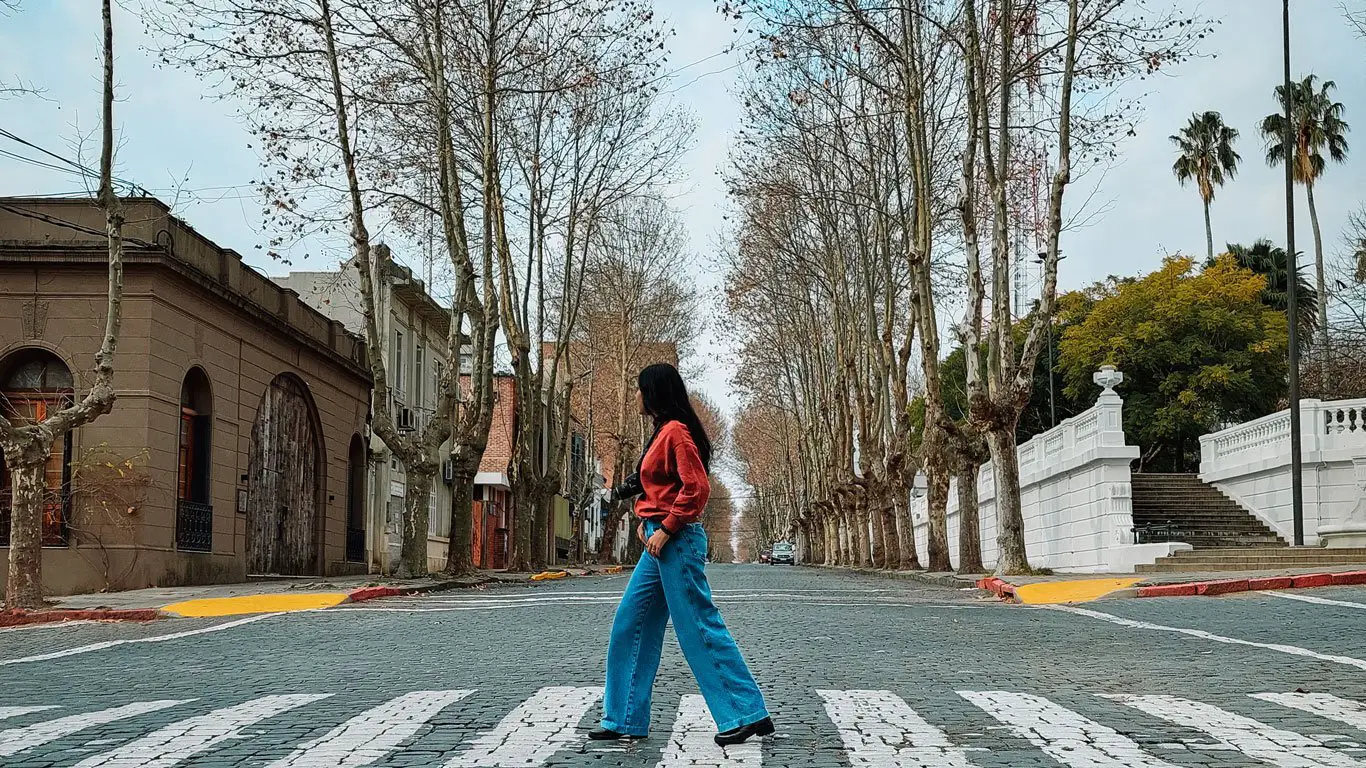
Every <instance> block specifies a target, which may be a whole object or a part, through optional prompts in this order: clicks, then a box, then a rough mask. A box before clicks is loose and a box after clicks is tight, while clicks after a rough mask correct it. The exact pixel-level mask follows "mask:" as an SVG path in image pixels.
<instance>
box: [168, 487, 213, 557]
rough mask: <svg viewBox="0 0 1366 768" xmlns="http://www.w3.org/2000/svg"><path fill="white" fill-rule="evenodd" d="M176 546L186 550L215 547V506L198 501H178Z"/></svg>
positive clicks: (206, 550)
mask: <svg viewBox="0 0 1366 768" xmlns="http://www.w3.org/2000/svg"><path fill="white" fill-rule="evenodd" d="M175 546H176V549H179V550H183V551H185V552H209V551H211V550H212V549H213V507H212V506H211V505H209V504H201V503H199V502H197V501H186V500H185V499H180V500H178V501H176V508H175Z"/></svg>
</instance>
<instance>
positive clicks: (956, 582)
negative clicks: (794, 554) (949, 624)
mask: <svg viewBox="0 0 1366 768" xmlns="http://www.w3.org/2000/svg"><path fill="white" fill-rule="evenodd" d="M800 567H802V568H825V569H827V570H832V571H844V572H845V573H858V574H862V575H864V576H880V577H882V578H884V579H904V580H906V581H915V582H919V583H921V584H928V585H930V586H932V587H948V588H950V589H972V588H973V587H976V588H977V589H982V586H981V584H982V581H983V579H976V580H973V579H972V577H970V576H969V577H966V578H965V577H964V576H962V575H959V574H956V573H932V572H929V571H885V570H878V569H876V568H849V567H847V566H843V565H806V564H802V565H801V566H800Z"/></svg>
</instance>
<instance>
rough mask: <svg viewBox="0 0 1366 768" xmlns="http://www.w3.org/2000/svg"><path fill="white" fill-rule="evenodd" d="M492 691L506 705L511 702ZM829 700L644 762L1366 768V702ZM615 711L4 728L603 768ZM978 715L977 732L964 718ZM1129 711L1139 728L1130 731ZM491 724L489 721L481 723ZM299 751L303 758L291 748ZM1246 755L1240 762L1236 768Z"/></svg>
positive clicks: (132, 754) (16, 745)
mask: <svg viewBox="0 0 1366 768" xmlns="http://www.w3.org/2000/svg"><path fill="white" fill-rule="evenodd" d="M489 693H491V694H493V698H494V700H495V701H499V700H502V699H501V697H500V696H499V695H498V692H489ZM945 693H946V694H947V692H945ZM814 694H815V696H814V698H813V700H812V702H811V704H812V705H813V706H812V707H811V708H810V709H809V711H810V712H813V713H820V712H823V714H824V717H823V718H821V716H820V715H819V714H815V715H808V716H806V717H804V718H795V717H792V713H795V712H798V711H808V710H804V709H802V708H801V707H799V706H785V707H783V709H782V711H783V712H784V713H785V714H786V715H787V718H786V719H784V718H779V719H780V723H779V733H778V737H777V739H776V742H775V744H776V745H777V746H766V745H765V744H763V743H760V742H752V743H749V744H743V745H739V746H735V747H727V748H724V749H723V748H721V747H717V746H716V745H715V744H714V743H713V741H712V738H711V737H712V735H713V733H714V732H715V726H714V725H713V723H712V720H711V716H710V715H709V714H708V712H707V708H706V704H705V702H704V701H703V699H702V697H701V696H697V695H686V696H683V697H682V698H681V700H680V701H679V705H678V710H677V714H676V716H675V717H674V720H673V722H672V724H671V731H670V733H669V735H668V737H667V739H659V740H658V743H656V742H654V741H650V742H644V743H643V745H642V746H639V747H637V748H636V749H635V750H633V752H632V757H631V761H635V762H639V764H640V765H642V766H654V768H761V766H763V765H764V764H765V763H766V762H767V763H769V764H770V765H771V766H775V768H776V767H777V766H781V765H783V764H784V760H786V759H787V758H789V757H790V756H791V753H784V751H783V749H782V747H781V745H782V744H784V743H785V742H784V740H785V739H793V738H801V739H805V741H804V742H803V743H804V744H807V745H808V746H810V748H812V749H815V748H817V747H816V744H817V743H818V742H820V741H821V740H822V738H823V737H822V736H820V734H821V733H822V732H823V731H825V732H828V731H830V730H832V729H833V732H834V733H836V734H837V735H838V741H837V742H834V741H831V742H830V743H829V744H825V745H824V746H823V747H819V748H822V749H825V750H827V751H828V750H832V749H835V748H836V746H835V745H836V743H837V744H838V749H839V752H841V753H842V757H843V761H844V762H845V763H846V764H847V765H849V766H850V767H851V768H979V767H980V766H983V765H999V764H1000V763H999V762H993V761H991V759H990V754H991V753H993V752H995V751H997V750H998V749H999V750H1000V751H1001V752H1002V753H1009V754H1010V755H1017V754H1021V753H1022V751H1025V750H1035V751H1036V752H1037V753H1039V756H1038V757H1037V758H1036V759H1035V760H1034V762H1031V763H1030V765H1035V764H1038V765H1046V764H1049V763H1050V761H1051V763H1053V764H1056V765H1061V766H1067V767H1068V768H1187V767H1188V766H1197V765H1199V766H1204V765H1208V764H1209V762H1210V761H1211V760H1213V761H1215V762H1218V763H1219V764H1236V765H1270V766H1275V767H1276V768H1366V744H1364V742H1366V735H1363V733H1362V732H1363V731H1366V704H1363V703H1362V702H1360V701H1356V700H1352V699H1348V698H1343V697H1339V696H1336V695H1333V694H1328V693H1306V692H1302V691H1296V692H1293V693H1278V692H1269V693H1252V694H1249V695H1248V697H1247V698H1246V699H1244V701H1246V702H1248V704H1247V709H1244V708H1243V707H1242V705H1237V706H1229V707H1228V708H1225V707H1224V706H1216V705H1214V704H1210V703H1206V702H1203V701H1198V700H1196V699H1193V698H1184V697H1180V696H1173V695H1167V694H1161V695H1155V694H1112V693H1097V694H1095V695H1089V694H1075V693H1071V694H1069V695H1068V703H1069V704H1071V706H1065V705H1064V704H1061V703H1058V702H1057V701H1053V700H1051V699H1049V698H1047V697H1044V696H1040V695H1037V694H1033V693H1025V692H1020V691H1009V690H962V691H955V692H953V694H952V695H949V696H947V698H944V699H942V700H941V701H943V702H945V704H944V705H943V706H931V707H922V710H923V711H917V710H916V709H915V708H913V707H912V706H911V705H910V704H908V703H907V701H906V700H905V699H903V698H902V697H901V696H898V695H897V694H896V693H894V692H892V691H887V690H825V689H822V690H817V691H815V692H814ZM601 697H602V689H601V688H597V687H581V686H551V687H545V688H542V689H540V690H538V691H536V692H535V693H533V694H532V695H531V696H530V697H528V698H526V699H525V700H523V701H521V702H520V703H518V704H516V705H515V706H513V707H512V708H511V710H510V711H508V712H507V714H506V715H504V716H502V717H501V719H499V720H498V721H497V722H496V723H493V724H492V726H491V727H488V728H487V729H486V730H483V731H481V732H477V733H472V735H470V736H469V738H468V739H464V740H463V743H456V742H453V741H451V740H450V737H449V735H447V736H444V737H443V736H442V734H441V731H442V729H443V728H446V727H449V726H448V723H443V721H442V720H441V719H440V717H439V716H440V715H441V714H442V713H452V712H458V711H459V710H460V708H463V707H467V706H468V707H470V708H471V709H472V711H475V712H478V713H483V712H485V711H487V709H488V706H489V702H488V699H487V698H484V699H483V700H482V701H481V695H480V691H477V690H472V689H456V690H420V691H410V692H407V693H403V694H401V695H398V696H395V697H393V698H391V699H390V700H388V701H385V702H383V703H380V704H378V705H376V706H369V707H367V706H364V705H356V706H354V707H352V706H351V705H350V704H349V703H347V702H345V701H344V699H343V697H340V696H336V695H335V694H331V693H282V694H275V695H269V696H261V697H258V698H252V699H249V700H246V701H242V702H237V703H229V704H227V705H226V706H211V705H209V704H207V703H206V702H203V701H198V700H196V699H156V700H149V701H140V702H132V703H129V704H121V705H119V706H113V707H109V708H105V709H98V710H94V711H88V712H71V713H68V712H67V711H66V710H65V709H64V708H62V707H58V706H55V705H50V704H22V705H21V704H17V703H16V704H14V705H12V706H0V720H4V721H6V722H5V723H4V726H5V727H4V728H3V729H0V765H5V766H10V765H20V766H22V765H25V763H24V762H23V761H24V760H28V759H30V758H31V759H32V760H33V761H34V762H32V763H31V764H33V765H43V766H52V767H53V768H177V767H178V766H194V765H201V764H206V761H207V764H219V763H218V762H217V761H215V759H214V754H215V753H216V752H219V751H220V750H224V749H229V748H233V747H234V745H240V744H242V743H243V742H251V741H252V740H256V739H261V740H264V741H265V742H269V744H270V746H269V747H263V748H260V749H252V750H250V754H251V755H252V756H253V757H252V758H250V759H247V760H246V761H245V762H244V761H243V759H241V758H234V759H233V762H232V763H231V764H235V765H251V766H254V768H324V766H326V767H327V768H361V767H362V766H370V765H376V766H379V765H385V764H390V761H393V760H394V759H395V758H396V757H397V756H399V755H401V754H402V753H404V752H406V751H409V750H412V751H415V752H418V753H421V755H422V756H423V757H424V758H425V759H424V760H423V761H422V765H430V766H432V768H539V767H540V766H545V765H547V764H549V763H551V762H552V761H553V762H554V763H555V764H556V765H562V764H565V762H566V761H568V762H569V763H573V762H574V759H573V758H574V757H575V755H576V754H579V755H582V756H584V758H585V761H586V762H585V764H589V763H591V761H592V759H593V756H592V754H591V753H593V752H595V751H614V750H615V751H621V750H622V747H621V746H619V745H615V744H599V743H590V742H587V741H586V740H585V738H584V731H585V728H587V727H589V726H590V725H591V719H590V718H592V717H593V716H594V715H595V714H596V710H597V707H598V704H599V703H600V701H601ZM324 700H331V702H330V704H329V706H327V707H324V709H325V710H326V713H327V714H324V715H322V716H321V717H319V716H318V713H319V712H320V710H316V709H315V710H312V711H310V707H314V705H317V704H318V703H319V702H322V701H324ZM964 702H965V703H966V704H967V705H969V706H968V707H967V710H966V711H967V712H972V711H976V712H977V713H978V716H977V717H975V718H972V719H968V720H965V719H964V717H963V715H964V712H965V710H964V708H963V703H964ZM1077 702H1083V704H1081V705H1079V704H1077ZM1085 702H1095V711H1094V712H1090V711H1088V712H1087V713H1085V714H1083V713H1082V712H1080V711H1078V710H1079V709H1086V705H1085V704H1084V703H1085ZM1074 707H1075V708H1074ZM941 710H942V711H941ZM1235 710H1241V711H1235ZM338 712H343V714H342V715H341V716H340V717H338V716H337V713H338ZM1125 712H1129V713H1131V714H1130V715H1127V716H1123V717H1120V715H1123V713H1125ZM1269 712H1270V713H1271V714H1268V713H1269ZM288 713H295V714H296V715H298V716H300V717H306V718H307V723H306V724H305V726H303V727H302V730H301V726H298V725H294V726H291V727H290V728H287V729H281V730H280V731H277V732H272V730H271V723H272V722H275V721H277V720H278V719H280V718H282V716H285V715H286V714H288ZM1253 715H1259V716H1260V717H1262V718H1263V719H1260V720H1259V719H1257V717H1255V716H1253ZM332 718H336V719H332ZM1135 718H1137V719H1135ZM329 720H331V722H330V723H329V722H328V721H329ZM492 720H493V718H489V719H488V720H487V721H486V722H492ZM815 720H821V722H815ZM1107 720H1109V721H1110V722H1108V723H1107V722H1106V721H1107ZM475 721H482V717H474V718H470V719H467V720H465V722H467V723H468V722H475ZM1310 722H1312V723H1317V724H1318V725H1317V726H1315V727H1313V728H1303V729H1302V730H1304V731H1309V732H1308V733H1306V732H1300V731H1297V730H1290V729H1288V728H1287V727H1285V726H1286V723H1310ZM1136 723H1141V725H1136ZM329 726H330V727H329ZM1325 729H1327V730H1328V731H1329V732H1327V733H1325V732H1322V731H1324V730H1325ZM471 731H473V728H471ZM661 733H662V730H661ZM304 734H307V736H308V737H309V738H302V737H301V736H302V735H304ZM832 738H833V737H832ZM286 739H290V740H295V741H297V743H281V742H282V741H283V740H286ZM1140 742H1142V743H1140ZM1234 754H1236V755H1237V756H1238V759H1236V760H1230V757H1231V756H1232V755H1234ZM281 755H282V756H281ZM628 762H629V761H628ZM402 764H404V765H408V764H416V763H411V762H403V763H402ZM631 764H635V763H634V762H632V763H631Z"/></svg>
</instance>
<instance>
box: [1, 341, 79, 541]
mask: <svg viewBox="0 0 1366 768" xmlns="http://www.w3.org/2000/svg"><path fill="white" fill-rule="evenodd" d="M74 391H75V387H74V383H73V381H72V378H71V369H70V368H67V367H66V363H64V362H62V360H61V358H59V357H57V356H56V355H54V354H52V353H51V352H49V351H47V350H46V349H37V348H32V349H22V350H19V351H18V352H15V353H13V354H12V355H10V356H9V357H7V358H6V359H5V360H4V361H3V362H0V415H3V416H4V417H5V418H7V419H9V420H10V422H11V423H13V424H26V423H32V422H37V421H42V420H43V419H46V418H47V417H48V415H49V413H51V412H52V411H55V410H57V409H60V408H64V407H66V406H67V405H70V404H71V398H72V396H73V393H74ZM43 477H44V480H45V483H46V490H45V491H44V494H43V534H42V541H43V546H45V547H63V546H66V537H67V519H68V516H69V514H70V510H69V508H68V506H69V503H70V496H71V494H70V489H71V433H70V432H68V433H67V434H65V435H63V436H62V437H61V438H60V439H58V440H55V441H53V444H52V452H51V454H50V455H49V456H48V461H47V467H46V468H45V470H44V473H43ZM12 498H13V495H12V492H11V490H10V473H9V467H7V466H5V459H4V457H3V456H0V546H8V545H9V533H10V503H11V499H12Z"/></svg>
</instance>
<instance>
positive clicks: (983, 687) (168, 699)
mask: <svg viewBox="0 0 1366 768" xmlns="http://www.w3.org/2000/svg"><path fill="white" fill-rule="evenodd" d="M626 578H627V575H620V576H616V577H613V576H603V577H596V578H593V579H583V580H576V581H571V582H565V583H559V584H554V585H547V586H540V587H534V588H532V587H511V586H502V587H496V588H489V589H485V590H477V591H467V592H447V593H442V594H439V595H432V596H428V597H422V598H401V599H393V600H380V601H375V602H373V603H366V604H361V605H357V606H354V607H343V608H338V609H332V610H328V611H323V612H310V613H289V614H281V615H266V616H241V617H229V618H223V619H206V620H192V619H186V620H181V621H177V622H174V623H171V624H168V623H166V622H161V623H156V624H151V625H145V626H144V625H78V626H69V627H62V626H58V627H51V628H41V629H28V630H9V631H5V632H3V633H0V649H3V652H2V653H0V656H3V658H0V690H3V691H4V693H3V695H0V715H2V716H4V717H5V720H4V722H3V724H0V755H3V756H4V759H3V763H4V765H6V766H7V767H13V768H39V767H40V766H41V767H42V768H50V767H51V768H56V767H57V766H62V767H65V766H74V765H79V766H81V768H95V766H110V767H113V766H117V768H149V767H151V766H158V767H160V768H170V766H179V765H186V766H220V765H221V766H230V765H234V766H235V765H251V766H266V765H270V766H275V767H277V768H284V767H285V766H294V767H295V768H303V767H304V766H361V765H376V766H413V767H414V768H416V767H417V766H433V767H435V766H447V765H449V766H469V767H471V768H472V767H473V766H511V765H518V766H526V767H527V768H534V767H535V766H540V765H546V766H633V767H634V766H654V765H663V766H746V767H747V768H754V767H756V766H758V765H760V764H763V765H770V766H775V767H780V766H781V767H786V766H840V765H853V766H868V767H869V768H871V767H874V766H876V767H878V768H895V767H899V766H905V767H910V766H924V767H929V766H979V767H981V768H987V767H988V766H1000V767H1001V768H1006V767H1007V766H1010V767H1011V768H1021V767H1022V766H1057V765H1066V766H1075V767H1077V768H1080V767H1081V766H1089V767H1090V768H1108V767H1109V766H1115V767H1116V768H1118V767H1119V766H1147V767H1148V768H1157V767H1158V766H1180V767H1183V768H1184V767H1187V766H1190V767H1192V768H1193V767H1194V766H1209V765H1228V766H1247V765H1254V764H1255V765H1263V764H1269V765H1276V766H1287V767H1288V766H1302V767H1306V768H1317V767H1319V766H1324V767H1326V766H1334V767H1336V768H1346V767H1348V766H1357V765H1361V764H1363V763H1366V747H1364V746H1363V745H1366V731H1364V729H1366V709H1363V706H1362V705H1361V704H1360V703H1358V702H1360V701H1362V700H1363V699H1366V638H1363V636H1362V635H1361V633H1360V631H1359V630H1360V627H1361V619H1362V617H1363V611H1366V590H1363V589H1351V588H1344V589H1337V590H1321V591H1318V592H1315V593H1312V596H1311V598H1310V599H1315V600H1317V601H1318V602H1312V603H1306V602H1304V601H1303V599H1302V595H1301V594H1300V593H1290V594H1289V596H1288V597H1287V596H1286V595H1284V594H1282V595H1278V596H1277V595H1262V594H1254V595H1249V596H1245V597H1240V598H1232V599H1224V600H1218V601H1216V600H1187V601H1181V600H1127V601H1123V600H1111V601H1102V602H1098V603H1091V604H1088V605H1086V606H1084V607H1081V608H1075V609H1074V608H1071V607H1063V608H1048V607H1040V608H1031V607H1022V606H1008V605H1004V604H1000V603H996V602H987V601H983V599H982V598H981V597H980V596H979V593H976V592H961V591H958V590H953V589H946V588H943V587H936V586H927V585H921V584H918V583H915V582H908V581H904V580H899V579H886V578H880V577H869V576H859V575H852V574H837V573H831V572H825V571H816V570H810V569H805V568H795V569H794V568H780V567H760V566H729V567H715V568H714V570H713V578H712V583H713V588H714V590H715V592H716V595H717V600H718V602H719V603H720V605H721V608H722V612H723V615H724V616H725V617H726V620H727V622H728V624H729V626H730V627H731V628H732V630H733V631H734V633H735V635H736V637H737V639H738V640H739V642H740V644H741V647H742V649H743V650H744V652H745V655H746V658H747V659H748V660H749V662H750V664H751V666H752V668H753V670H754V671H755V673H756V676H757V677H758V679H759V681H760V683H761V685H762V686H763V688H764V692H765V695H766V696H767V698H768V700H769V704H770V706H771V708H772V710H773V714H774V718H775V720H776V721H777V723H778V735H777V736H776V737H775V738H774V739H772V740H770V741H767V742H766V743H764V744H762V745H760V744H759V743H757V742H756V743H754V744H751V745H748V746H746V747H742V748H740V749H734V748H732V749H731V750H730V752H728V753H727V754H725V755H724V756H723V755H721V753H720V752H719V751H718V748H716V747H714V746H712V745H711V742H710V736H711V734H712V733H713V730H712V726H711V723H710V720H709V718H708V716H707V714H706V711H705V709H704V708H702V707H701V706H700V705H699V704H700V702H699V700H698V699H697V698H696V687H695V684H694V683H693V681H692V677H691V674H690V673H689V671H688V669H687V666H686V664H685V663H684V661H683V659H682V657H681V655H679V653H678V651H677V645H676V643H675V642H674V641H673V639H672V636H671V637H670V638H669V639H668V640H667V641H666V652H665V657H664V661H663V664H662V668H661V671H660V675H659V681H658V683H657V685H656V697H655V701H654V724H653V733H652V734H651V738H650V739H649V740H646V741H643V742H639V743H636V744H616V743H613V744H609V745H606V746H603V745H601V744H592V743H590V742H587V741H586V740H585V739H584V733H585V731H586V729H587V728H588V727H591V726H592V725H593V724H594V723H595V722H596V717H597V715H598V709H597V706H598V695H599V693H598V686H600V685H601V684H602V674H603V670H602V664H603V656H604V648H603V642H604V634H605V626H606V624H607V622H608V621H609V620H610V617H611V614H612V611H613V609H614V607H615V600H616V596H617V595H618V594H619V593H620V590H621V588H622V586H623V584H624V580H625V579H626ZM196 633H197V634H196ZM168 636H169V637H168ZM398 638H402V642H396V640H397V639H398ZM111 643H118V644H114V645H110V644H111ZM30 707H56V708H57V709H50V710H44V711H42V712H41V713H39V712H24V711H23V710H24V709H25V708H30ZM1273 729H1274V730H1273Z"/></svg>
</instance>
